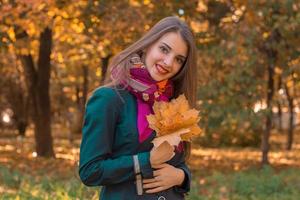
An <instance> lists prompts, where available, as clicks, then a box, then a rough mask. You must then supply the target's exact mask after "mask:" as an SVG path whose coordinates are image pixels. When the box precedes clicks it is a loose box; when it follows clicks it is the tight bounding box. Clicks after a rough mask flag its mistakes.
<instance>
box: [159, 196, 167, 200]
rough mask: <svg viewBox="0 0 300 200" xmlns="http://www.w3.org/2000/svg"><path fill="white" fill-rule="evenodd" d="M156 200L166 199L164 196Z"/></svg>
mask: <svg viewBox="0 0 300 200" xmlns="http://www.w3.org/2000/svg"><path fill="white" fill-rule="evenodd" d="M157 200H166V198H165V197H164V196H160V197H158V199H157Z"/></svg>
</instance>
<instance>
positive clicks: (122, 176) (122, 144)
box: [79, 88, 191, 200]
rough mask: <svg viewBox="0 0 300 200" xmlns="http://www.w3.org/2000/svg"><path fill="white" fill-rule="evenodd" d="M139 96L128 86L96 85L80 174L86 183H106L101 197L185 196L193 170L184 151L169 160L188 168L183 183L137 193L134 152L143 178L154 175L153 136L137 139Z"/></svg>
mask: <svg viewBox="0 0 300 200" xmlns="http://www.w3.org/2000/svg"><path fill="white" fill-rule="evenodd" d="M136 109H137V106H136V98H135V97H134V96H133V95H132V94H130V93H129V92H128V91H127V90H116V89H112V88H100V89H97V90H96V91H95V92H94V93H93V95H92V96H91V98H90V99H89V100H88V103H87V106H86V111H85V116H84V124H83V129H82V134H83V135H82V142H81V146H80V164H79V175H80V178H81V180H82V182H83V183H84V184H85V185H87V186H103V187H102V190H101V194H100V199H101V200H135V199H158V198H159V197H160V196H164V197H165V198H166V199H174V200H175V199H184V193H186V192H188V191H189V188H190V181H191V174H190V171H189V169H188V167H187V166H186V164H185V161H184V156H183V153H176V155H175V156H174V157H173V158H172V159H171V160H170V161H169V162H168V163H169V164H171V165H173V166H175V167H178V168H181V169H183V170H184V172H185V180H184V183H183V185H182V186H180V187H173V188H170V189H169V190H167V191H164V192H159V193H157V194H151V195H150V194H145V195H143V196H138V195H137V194H136V188H135V182H134V181H135V175H134V167H133V157H132V156H133V155H135V154H137V155H138V159H139V163H140V167H141V174H142V177H143V178H152V177H153V169H152V168H151V165H150V161H149V158H150V150H151V148H152V147H153V144H152V143H151V140H152V139H153V138H154V137H155V132H153V133H152V135H151V136H150V137H149V138H148V139H147V140H146V141H144V142H143V143H141V144H140V143H139V141H138V130H137V125H136V122H137V119H136V117H137V110H136Z"/></svg>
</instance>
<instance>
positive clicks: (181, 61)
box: [176, 58, 184, 65]
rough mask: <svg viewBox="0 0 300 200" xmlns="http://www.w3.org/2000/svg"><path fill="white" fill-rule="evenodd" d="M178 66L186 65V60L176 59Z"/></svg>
mask: <svg viewBox="0 0 300 200" xmlns="http://www.w3.org/2000/svg"><path fill="white" fill-rule="evenodd" d="M176 60H177V62H178V64H180V65H182V64H183V63H184V60H183V59H182V58H176Z"/></svg>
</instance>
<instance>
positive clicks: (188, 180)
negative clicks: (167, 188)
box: [175, 162, 192, 193]
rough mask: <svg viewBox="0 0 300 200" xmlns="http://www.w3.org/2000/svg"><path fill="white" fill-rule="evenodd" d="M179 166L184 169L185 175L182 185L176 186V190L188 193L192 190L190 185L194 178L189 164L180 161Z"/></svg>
mask: <svg viewBox="0 0 300 200" xmlns="http://www.w3.org/2000/svg"><path fill="white" fill-rule="evenodd" d="M177 168H180V169H182V170H183V171H184V174H185V177H184V181H183V183H182V185H181V186H175V191H177V192H179V193H187V192H189V191H190V186H191V180H192V175H191V171H190V169H189V168H188V166H187V165H186V164H185V162H183V163H180V164H179V165H178V166H177Z"/></svg>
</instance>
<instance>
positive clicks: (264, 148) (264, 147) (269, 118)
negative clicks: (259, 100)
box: [261, 63, 274, 165]
mask: <svg viewBox="0 0 300 200" xmlns="http://www.w3.org/2000/svg"><path fill="white" fill-rule="evenodd" d="M273 76H274V64H273V63H270V64H269V65H268V86H267V110H268V114H267V118H266V126H265V131H264V133H263V135H262V146H261V148H262V164H263V165H266V164H269V159H268V153H269V148H270V147H269V137H270V132H271V128H272V98H273V94H274V77H273Z"/></svg>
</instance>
